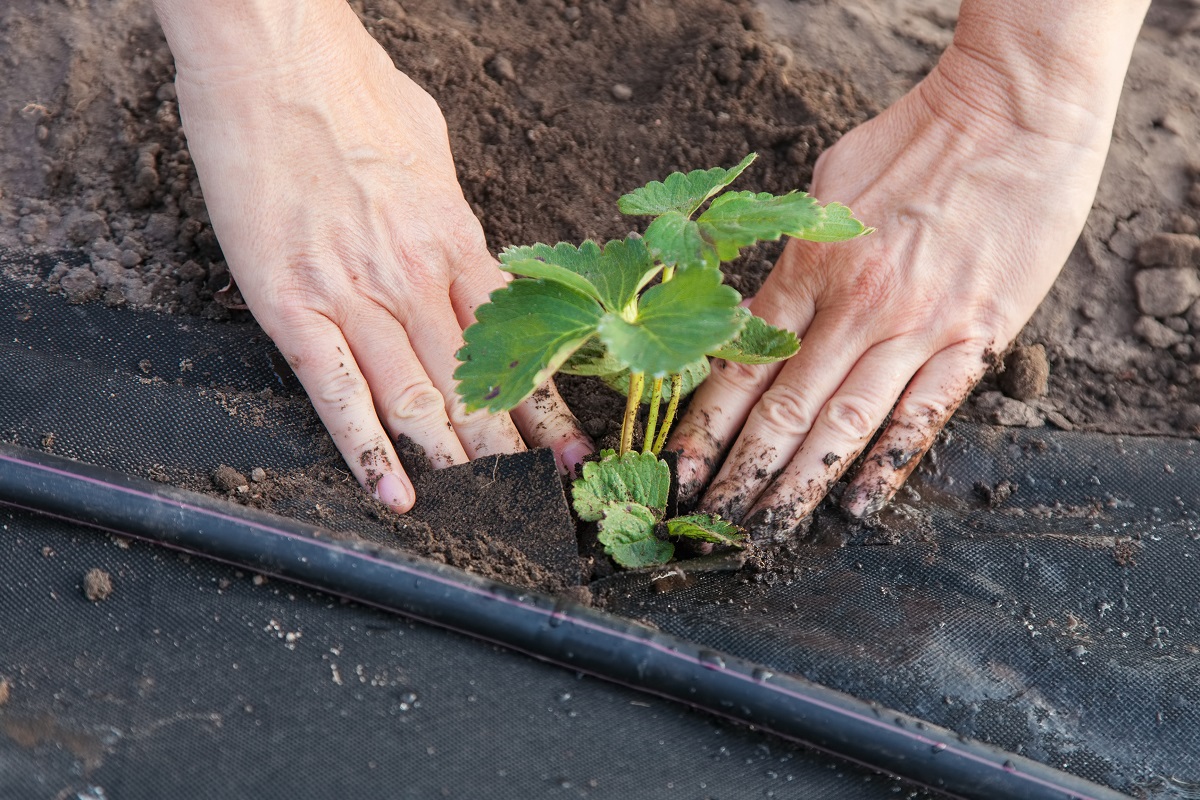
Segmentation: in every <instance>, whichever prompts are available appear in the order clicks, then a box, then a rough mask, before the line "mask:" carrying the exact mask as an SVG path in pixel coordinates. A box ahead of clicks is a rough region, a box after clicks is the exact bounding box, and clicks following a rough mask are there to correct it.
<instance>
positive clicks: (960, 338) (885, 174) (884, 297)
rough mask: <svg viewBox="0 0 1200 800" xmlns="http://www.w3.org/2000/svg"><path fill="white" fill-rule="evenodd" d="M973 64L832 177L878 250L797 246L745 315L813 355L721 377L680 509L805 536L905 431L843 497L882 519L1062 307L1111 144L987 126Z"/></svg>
mask: <svg viewBox="0 0 1200 800" xmlns="http://www.w3.org/2000/svg"><path fill="white" fill-rule="evenodd" d="M973 58H974V56H973V55H969V54H963V53H952V54H949V58H948V59H947V58H943V62H942V64H940V65H939V68H938V69H936V70H935V71H934V72H933V73H931V74H930V75H929V76H928V77H927V78H926V79H925V80H924V81H923V82H922V83H921V84H920V85H918V86H917V87H916V88H915V89H914V90H913V91H911V92H909V94H908V95H906V96H905V97H903V98H901V100H899V101H898V102H897V103H896V104H894V105H893V106H892V107H890V108H889V109H888V110H887V111H885V112H884V113H883V114H881V115H880V116H878V117H876V118H875V119H873V120H871V121H869V122H867V123H866V124H864V125H863V126H861V127H860V128H858V129H856V130H854V131H851V132H850V133H849V134H847V135H846V136H845V137H844V138H843V139H842V140H841V141H839V142H838V143H837V144H836V145H835V146H834V147H833V148H831V149H830V150H829V151H828V152H827V153H825V154H824V155H823V156H822V158H821V159H820V160H819V161H818V163H817V166H816V170H815V173H814V176H813V192H812V193H813V195H814V196H815V197H817V198H818V199H819V200H820V201H821V202H823V203H825V202H830V201H838V202H842V203H845V204H846V205H848V206H850V208H851V209H853V210H854V212H855V214H856V216H858V217H859V218H860V219H862V220H863V221H864V222H865V223H866V224H868V225H872V226H875V227H876V228H877V231H876V232H875V233H874V234H872V235H870V236H867V237H864V238H860V239H856V240H853V241H851V242H846V243H841V244H815V243H812V242H804V241H795V240H794V241H791V242H789V243H788V245H787V247H786V249H785V250H784V253H783V256H782V257H781V258H780V260H779V262H778V264H776V266H775V269H774V271H773V272H772V273H771V275H770V277H769V278H768V279H767V281H766V283H765V284H764V285H763V287H762V289H761V291H760V292H759V294H758V295H757V296H756V297H755V298H754V299H753V300H752V301H751V303H750V309H751V310H752V311H753V312H754V313H755V314H757V315H758V316H761V317H763V318H765V319H766V321H767V322H770V323H771V324H773V325H776V326H780V327H786V328H789V329H791V330H793V331H796V332H797V333H799V334H800V335H801V336H802V337H803V346H802V347H801V350H800V353H799V354H798V355H796V356H795V357H794V358H792V359H791V360H790V361H787V362H785V363H784V364H782V365H778V364H776V365H766V366H746V365H742V364H735V363H731V362H722V361H717V362H715V363H714V365H713V366H714V369H713V373H712V376H711V378H710V379H709V380H708V381H707V382H705V384H704V385H703V386H702V387H701V388H700V390H699V391H698V392H697V393H696V395H695V397H694V398H693V400H692V403H691V406H690V409H689V411H688V413H687V414H686V416H685V417H684V418H683V419H682V420H681V422H680V424H679V426H678V428H677V429H676V431H675V433H674V435H673V436H672V437H671V441H670V443H669V445H668V447H669V448H670V449H681V450H682V456H681V458H680V463H679V476H680V485H681V494H682V495H683V496H684V497H688V496H690V497H695V496H696V495H697V494H699V492H700V490H701V489H703V487H704V486H705V485H706V484H708V483H709V481H710V479H711V486H709V488H708V490H707V493H706V494H704V496H703V498H702V500H701V503H700V507H701V509H702V510H705V511H709V512H715V513H719V514H721V515H722V516H725V517H727V518H729V519H732V520H734V521H745V522H746V523H747V524H748V527H750V528H751V533H752V534H754V535H755V536H756V537H760V536H762V535H763V534H764V532H765V533H766V534H768V535H770V534H774V533H787V532H789V531H792V530H794V529H795V528H796V527H797V526H798V525H799V524H800V523H801V522H802V521H803V520H804V518H805V517H807V516H808V515H809V514H810V513H811V512H812V510H813V509H814V508H815V507H816V505H817V504H818V503H819V502H820V501H821V500H822V498H824V497H825V495H826V494H827V493H828V492H829V490H830V487H832V486H833V484H834V483H835V481H837V480H838V478H839V477H840V476H841V475H842V473H843V472H844V471H845V470H846V468H847V467H848V466H849V465H850V464H851V463H852V462H853V461H854V460H855V459H856V458H857V457H858V456H859V455H860V454H861V453H862V451H863V449H864V448H865V447H866V445H867V443H868V442H869V441H870V439H871V437H872V436H873V435H874V434H875V432H876V431H877V430H878V429H879V428H880V426H881V425H883V424H884V423H885V421H887V420H888V415H889V413H891V420H890V422H888V424H887V427H886V429H885V430H884V432H883V434H882V436H881V437H880V438H879V440H878V442H877V444H876V445H875V447H874V448H873V449H872V450H871V452H870V453H869V454H868V456H867V458H866V460H865V463H864V464H863V466H862V468H861V469H860V470H859V472H858V474H857V475H856V476H855V477H854V479H853V480H852V482H851V483H850V485H849V488H848V489H847V490H846V492H845V493H844V495H843V497H842V506H843V507H844V508H845V509H846V510H847V511H848V512H849V513H850V514H851V515H853V516H856V517H863V516H866V515H869V514H872V513H874V512H877V511H879V510H880V509H881V508H882V507H883V505H884V504H885V503H886V502H887V501H888V500H889V499H890V498H891V497H892V495H893V494H895V492H896V490H897V489H898V488H899V487H900V485H901V484H902V483H903V482H904V480H905V479H906V478H907V477H908V475H909V474H910V473H911V472H912V470H913V469H914V468H915V467H916V465H917V462H918V461H919V460H920V458H921V457H922V456H923V455H924V454H925V452H926V450H928V448H929V447H930V445H931V444H932V443H933V440H934V438H935V436H936V435H937V433H938V431H939V430H940V429H941V428H942V427H943V426H944V425H945V424H946V422H947V420H948V419H949V417H950V415H951V414H952V413H953V412H954V410H955V409H956V408H957V407H958V405H959V404H960V403H961V402H962V401H963V399H964V398H966V396H967V395H968V394H969V393H970V391H971V389H972V387H973V386H974V385H975V384H976V382H977V381H978V380H979V379H980V378H981V377H982V375H983V374H984V372H985V371H986V369H987V367H988V363H989V361H990V360H991V359H993V358H994V357H995V356H996V355H997V354H999V353H1001V352H1002V351H1003V350H1004V349H1005V348H1006V347H1007V346H1008V344H1009V343H1010V342H1011V341H1012V339H1013V338H1014V337H1015V336H1016V334H1017V333H1018V332H1019V331H1020V329H1021V327H1022V326H1023V325H1024V324H1025V322H1026V321H1027V320H1028V319H1029V317H1030V316H1031V315H1032V313H1033V311H1034V309H1035V308H1036V307H1037V305H1038V303H1039V302H1040V301H1041V299H1042V298H1043V297H1044V296H1045V294H1046V293H1047V291H1049V289H1050V286H1051V284H1052V283H1053V281H1054V279H1055V277H1056V276H1057V274H1058V272H1059V270H1060V269H1061V267H1062V265H1063V263H1064V262H1065V260H1066V258H1067V256H1068V254H1069V253H1070V251H1071V248H1072V246H1073V245H1074V243H1075V240H1076V239H1077V237H1078V236H1079V233H1080V231H1081V230H1082V228H1083V224H1084V221H1085V219H1086V217H1087V214H1088V212H1089V210H1090V207H1091V202H1092V199H1093V197H1094V194H1095V190H1096V186H1097V184H1098V182H1099V177H1100V171H1101V168H1102V166H1103V163H1104V158H1105V155H1106V153H1107V146H1108V138H1109V137H1108V130H1110V129H1108V130H1106V129H1104V128H1103V127H1101V128H1100V133H1101V135H1099V136H1095V135H1092V134H1093V132H1094V126H1091V125H1088V124H1086V119H1084V120H1083V121H1081V118H1080V117H1073V118H1072V115H1071V114H1062V115H1059V116H1053V115H1047V116H1045V117H1044V118H1042V117H1039V119H1042V121H1043V122H1044V123H1045V127H1042V128H1040V129H1039V128H1036V127H1031V126H1030V125H1029V124H1028V120H1027V118H1022V117H1021V116H1020V115H1012V116H1007V115H1005V114H1003V113H998V112H999V110H1001V109H1003V108H1004V104H1003V103H995V104H994V105H995V106H996V108H994V109H993V108H989V107H986V104H987V101H986V100H982V101H981V100H980V98H981V97H986V96H987V93H986V92H983V91H977V90H973V89H972V88H971V87H970V86H969V85H965V84H968V83H969V80H968V79H966V78H964V75H972V74H978V73H977V72H973V71H972V70H971V69H970V68H969V67H970V64H969V62H970V61H971V59H973ZM956 59H957V60H958V61H956ZM963 60H966V61H967V62H968V64H967V67H968V68H966V69H963V70H960V71H959V72H953V73H952V72H951V70H952V69H953V68H954V65H956V64H957V63H959V62H961V61H963ZM976 89H978V87H976ZM1118 90H1119V87H1118ZM981 103H982V104H983V105H984V106H985V107H983V108H980V107H979V106H980V104H981ZM1114 105H1115V103H1114ZM993 111H996V112H997V113H992V112H993ZM1081 131H1082V132H1084V133H1081ZM1085 133H1086V135H1085ZM897 398H899V399H898V401H897ZM893 406H894V409H893ZM726 453H727V454H728V455H726ZM722 457H724V463H723V465H722V464H721V463H720V462H721V460H722ZM718 467H719V469H718ZM714 474H715V477H714Z"/></svg>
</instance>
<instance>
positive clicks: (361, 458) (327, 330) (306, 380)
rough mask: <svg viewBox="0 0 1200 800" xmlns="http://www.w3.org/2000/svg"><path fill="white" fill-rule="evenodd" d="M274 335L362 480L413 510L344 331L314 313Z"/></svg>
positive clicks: (393, 503)
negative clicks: (298, 325)
mask: <svg viewBox="0 0 1200 800" xmlns="http://www.w3.org/2000/svg"><path fill="white" fill-rule="evenodd" d="M272 338H273V339H274V340H275V342H276V344H278V346H279V348H280V351H281V352H282V353H283V355H284V357H285V358H286V359H287V361H288V364H290V365H291V367H292V371H293V372H295V373H296V377H297V378H299V380H300V383H301V384H302V385H303V386H304V389H305V391H306V392H308V396H309V398H310V399H311V400H312V404H313V407H314V408H315V409H316V412H317V415H318V416H319V417H320V418H321V422H323V423H324V424H325V427H326V429H327V430H328V431H329V435H330V436H331V437H332V438H333V443H334V444H335V445H336V446H337V449H338V452H340V453H341V454H342V457H343V458H344V459H345V460H346V464H347V466H349V467H350V471H351V473H353V475H354V477H355V478H356V479H357V480H358V482H359V483H360V484H362V486H363V487H364V488H366V489H367V491H369V492H371V494H372V495H374V496H375V497H376V498H377V499H379V500H380V501H381V502H383V503H385V504H386V505H388V506H390V507H391V508H392V509H393V510H394V511H396V512H398V513H404V512H406V511H408V510H409V509H410V508H412V505H413V501H414V499H415V497H416V495H415V493H414V492H413V487H412V483H411V482H410V481H409V479H408V476H407V475H406V474H405V472H404V469H403V468H402V467H401V466H400V461H399V460H398V459H397V458H396V452H395V450H394V449H393V447H392V442H391V439H390V437H389V436H388V434H387V432H386V431H384V429H383V426H382V425H381V424H380V422H379V418H378V416H377V415H376V412H375V404H374V402H373V401H372V398H371V389H370V386H369V384H368V383H367V379H366V378H365V377H364V376H363V374H362V371H361V370H360V369H359V366H358V363H357V362H356V361H355V359H354V355H353V353H352V351H351V348H350V345H349V344H348V343H347V341H346V338H345V337H344V336H343V335H342V331H341V329H339V328H338V326H337V325H335V324H334V323H333V322H332V321H331V320H330V319H328V318H327V317H324V316H322V315H319V314H316V313H312V314H310V315H308V318H307V319H306V320H305V322H304V324H303V327H302V328H300V327H290V328H287V327H285V328H284V329H282V330H279V331H274V332H272Z"/></svg>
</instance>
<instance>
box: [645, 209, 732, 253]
mask: <svg viewBox="0 0 1200 800" xmlns="http://www.w3.org/2000/svg"><path fill="white" fill-rule="evenodd" d="M645 238H646V247H647V248H648V249H649V250H650V255H652V256H653V257H654V258H657V259H658V260H659V261H661V262H662V263H663V264H665V265H667V266H669V267H674V266H681V267H693V266H695V267H717V266H719V265H720V263H721V262H720V260H719V259H718V258H717V251H716V248H714V247H713V246H712V245H711V244H709V243H708V242H706V241H704V237H703V236H701V235H700V225H699V224H698V223H697V222H696V221H695V220H692V219H688V218H687V217H686V216H684V215H683V213H681V212H679V211H668V212H666V213H665V214H663V215H662V216H661V217H659V218H658V219H656V220H654V222H651V223H650V227H648V228H646V237H645Z"/></svg>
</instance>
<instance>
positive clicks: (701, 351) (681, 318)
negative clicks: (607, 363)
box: [597, 267, 744, 378]
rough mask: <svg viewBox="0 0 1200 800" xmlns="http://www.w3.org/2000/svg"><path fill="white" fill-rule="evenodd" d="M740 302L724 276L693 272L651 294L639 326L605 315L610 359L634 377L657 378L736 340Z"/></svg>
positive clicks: (641, 306)
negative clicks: (723, 283)
mask: <svg viewBox="0 0 1200 800" xmlns="http://www.w3.org/2000/svg"><path fill="white" fill-rule="evenodd" d="M740 301H741V295H739V294H738V293H737V292H736V291H735V290H734V289H732V288H730V287H728V286H724V285H722V283H721V273H720V272H719V271H718V270H715V269H706V268H702V267H691V268H689V269H683V270H680V271H679V272H678V273H677V274H676V275H675V277H674V278H673V279H672V280H669V281H667V282H665V283H660V284H659V285H657V286H652V287H651V288H649V289H647V290H646V293H645V294H643V295H642V297H641V300H640V301H639V302H638V314H637V319H635V320H634V321H633V322H626V321H625V320H624V319H622V318H621V317H619V316H617V315H615V314H605V315H604V317H603V318H602V319H601V320H600V323H599V325H598V327H597V329H598V331H599V333H600V340H601V341H602V342H603V343H604V346H605V347H606V348H607V349H608V352H609V353H610V354H612V355H613V356H614V357H615V358H617V359H619V360H620V361H621V362H622V363H623V364H624V365H625V366H626V367H628V368H629V369H630V370H631V371H633V372H644V373H646V375H647V377H652V378H657V377H662V376H664V375H669V374H671V373H673V372H679V371H681V370H682V369H684V368H685V367H686V366H687V365H688V364H691V363H693V362H694V361H697V360H698V359H700V358H701V357H703V356H704V355H705V354H706V353H708V352H709V351H710V350H715V349H717V348H718V347H721V346H722V345H724V344H725V343H726V342H728V341H729V340H730V339H732V338H733V337H734V335H735V334H737V332H738V330H740V329H741V326H742V324H743V322H744V320H743V319H741V318H740V317H739V316H738V315H737V313H736V309H737V304H738V303H739V302H740Z"/></svg>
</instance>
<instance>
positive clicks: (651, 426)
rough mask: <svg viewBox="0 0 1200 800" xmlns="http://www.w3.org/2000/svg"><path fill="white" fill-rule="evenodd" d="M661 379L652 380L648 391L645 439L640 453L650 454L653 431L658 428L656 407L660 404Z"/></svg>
mask: <svg viewBox="0 0 1200 800" xmlns="http://www.w3.org/2000/svg"><path fill="white" fill-rule="evenodd" d="M662 385H663V379H662V378H655V379H654V388H653V389H651V390H650V412H649V413H648V414H647V416H646V438H645V439H643V440H642V452H643V453H649V452H650V443H651V442H653V441H654V431H655V429H656V428H657V427H658V406H659V404H660V403H662Z"/></svg>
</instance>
